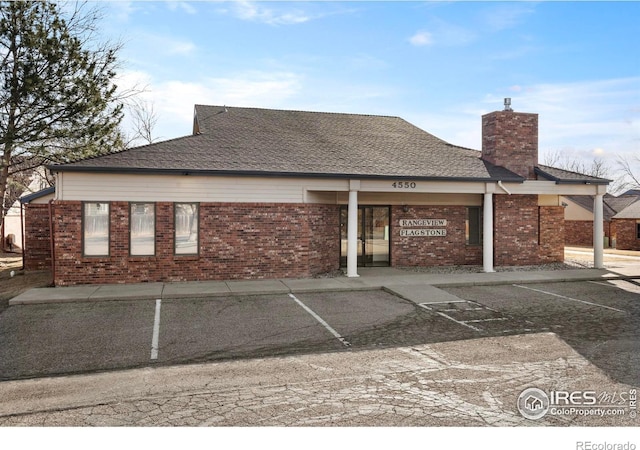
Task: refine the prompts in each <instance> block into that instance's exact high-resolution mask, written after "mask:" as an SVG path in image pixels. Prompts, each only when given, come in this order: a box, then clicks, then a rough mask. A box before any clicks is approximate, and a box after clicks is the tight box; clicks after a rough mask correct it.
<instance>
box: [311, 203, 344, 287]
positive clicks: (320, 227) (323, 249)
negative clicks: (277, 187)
mask: <svg viewBox="0 0 640 450" xmlns="http://www.w3.org/2000/svg"><path fill="white" fill-rule="evenodd" d="M307 218H308V224H309V236H310V242H309V272H310V274H311V275H317V274H321V273H327V272H332V271H335V270H338V269H339V268H340V258H339V256H340V206H339V205H307Z"/></svg>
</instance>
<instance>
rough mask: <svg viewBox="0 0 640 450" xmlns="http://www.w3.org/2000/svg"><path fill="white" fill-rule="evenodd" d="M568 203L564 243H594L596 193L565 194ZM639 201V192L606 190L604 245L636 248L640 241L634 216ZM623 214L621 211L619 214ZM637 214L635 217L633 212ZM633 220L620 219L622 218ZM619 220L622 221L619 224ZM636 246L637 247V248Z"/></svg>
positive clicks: (639, 215) (604, 201)
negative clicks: (611, 192)
mask: <svg viewBox="0 0 640 450" xmlns="http://www.w3.org/2000/svg"><path fill="white" fill-rule="evenodd" d="M561 201H562V203H563V204H564V205H566V206H565V215H564V219H565V221H564V224H565V244H566V245H577V246H587V247H591V246H592V245H593V205H594V197H593V196H590V195H587V196H585V195H571V196H566V197H562V198H561ZM638 201H640V195H638V194H635V195H634V194H629V193H625V194H622V195H620V196H618V197H615V196H613V195H611V194H605V195H604V197H603V224H602V230H603V233H604V246H605V247H612V248H618V249H620V250H637V249H638V248H637V247H638V246H640V242H636V241H637V240H638V239H640V238H639V237H638V233H637V230H636V229H635V220H640V214H638V213H637V212H634V211H635V210H636V209H637V207H638V205H636V206H635V207H632V205H633V204H634V203H636V202H638ZM639 205H640V204H639ZM618 214H620V215H618ZM636 215H637V216H638V217H634V216H636ZM622 220H625V221H627V220H628V221H631V222H633V223H631V222H629V223H626V224H625V223H619V222H620V221H622ZM616 222H618V223H619V225H618V226H617V227H616ZM634 247H635V248H634Z"/></svg>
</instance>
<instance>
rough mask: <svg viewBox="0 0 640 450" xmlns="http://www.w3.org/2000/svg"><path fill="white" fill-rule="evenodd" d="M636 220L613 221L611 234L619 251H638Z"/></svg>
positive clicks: (638, 241)
mask: <svg viewBox="0 0 640 450" xmlns="http://www.w3.org/2000/svg"><path fill="white" fill-rule="evenodd" d="M636 224H637V221H636V219H613V220H612V221H611V228H612V230H611V234H612V236H614V237H615V240H616V248H617V249H619V250H636V251H640V239H637V228H636V226H637V225H636Z"/></svg>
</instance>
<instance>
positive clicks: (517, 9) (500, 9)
mask: <svg viewBox="0 0 640 450" xmlns="http://www.w3.org/2000/svg"><path fill="white" fill-rule="evenodd" d="M534 12H535V5H533V4H531V3H528V2H510V3H500V4H498V5H497V6H493V5H492V7H491V8H490V9H489V11H487V12H486V13H485V14H484V17H483V19H484V22H485V23H486V25H487V26H488V27H489V29H490V30H491V31H501V30H505V29H508V28H514V27H516V26H518V25H519V24H521V23H522V22H523V21H524V20H525V18H526V17H527V16H529V15H531V14H533V13H534Z"/></svg>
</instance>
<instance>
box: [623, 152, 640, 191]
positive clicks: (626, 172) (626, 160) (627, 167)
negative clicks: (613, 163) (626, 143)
mask: <svg viewBox="0 0 640 450" xmlns="http://www.w3.org/2000/svg"><path fill="white" fill-rule="evenodd" d="M634 165H635V167H634ZM618 166H619V168H620V170H621V171H622V173H623V179H624V181H623V187H624V188H625V189H640V156H638V155H633V156H631V157H623V156H618Z"/></svg>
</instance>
